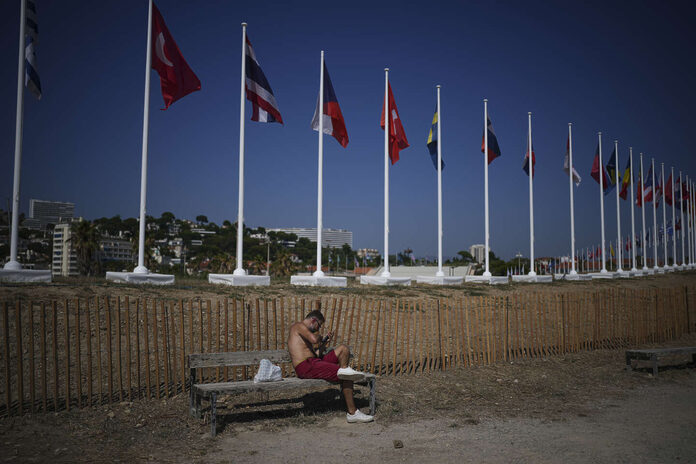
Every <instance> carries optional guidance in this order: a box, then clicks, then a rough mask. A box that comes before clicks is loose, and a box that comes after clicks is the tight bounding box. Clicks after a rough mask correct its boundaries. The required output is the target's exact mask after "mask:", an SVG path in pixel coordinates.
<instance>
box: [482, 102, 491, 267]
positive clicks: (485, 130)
mask: <svg viewBox="0 0 696 464" xmlns="http://www.w3.org/2000/svg"><path fill="white" fill-rule="evenodd" d="M483 175H484V181H483V184H484V190H485V193H484V199H485V200H484V202H485V206H484V211H485V213H484V215H485V219H486V270H485V271H484V273H483V275H484V276H485V277H490V276H491V271H490V270H489V267H488V255H489V251H488V250H489V247H488V238H489V234H488V99H487V98H484V99H483Z"/></svg>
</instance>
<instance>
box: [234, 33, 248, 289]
mask: <svg viewBox="0 0 696 464" xmlns="http://www.w3.org/2000/svg"><path fill="white" fill-rule="evenodd" d="M246 27H247V23H242V78H241V81H242V84H241V90H240V94H239V194H238V200H237V201H238V203H237V265H236V266H235V269H234V272H233V275H246V271H244V266H243V264H244V263H243V258H242V247H243V246H244V105H245V104H246V100H245V93H246V92H245V91H246Z"/></svg>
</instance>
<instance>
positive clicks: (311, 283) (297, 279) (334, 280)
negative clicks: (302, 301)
mask: <svg viewBox="0 0 696 464" xmlns="http://www.w3.org/2000/svg"><path fill="white" fill-rule="evenodd" d="M290 283H291V284H292V285H302V286H307V287H347V286H348V279H346V278H345V277H326V276H324V277H321V276H313V275H311V276H300V275H295V276H291V277H290Z"/></svg>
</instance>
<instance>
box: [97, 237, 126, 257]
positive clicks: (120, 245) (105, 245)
mask: <svg viewBox="0 0 696 464" xmlns="http://www.w3.org/2000/svg"><path fill="white" fill-rule="evenodd" d="M99 260H100V261H101V262H102V263H108V262H112V261H117V262H123V263H131V262H133V260H134V254H133V243H132V242H131V241H130V240H127V239H125V238H123V236H121V237H103V238H102V239H101V240H100V241H99Z"/></svg>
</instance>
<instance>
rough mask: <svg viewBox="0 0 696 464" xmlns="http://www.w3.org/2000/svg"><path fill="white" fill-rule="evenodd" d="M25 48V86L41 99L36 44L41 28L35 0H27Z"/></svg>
mask: <svg viewBox="0 0 696 464" xmlns="http://www.w3.org/2000/svg"><path fill="white" fill-rule="evenodd" d="M25 27H26V29H25V46H24V85H26V86H27V88H28V89H29V90H31V92H32V93H33V94H34V95H36V98H38V99H39V100H40V99H41V80H40V79H39V73H38V69H37V66H36V44H37V43H38V39H39V27H38V25H37V23H36V3H34V0H26V23H25Z"/></svg>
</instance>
